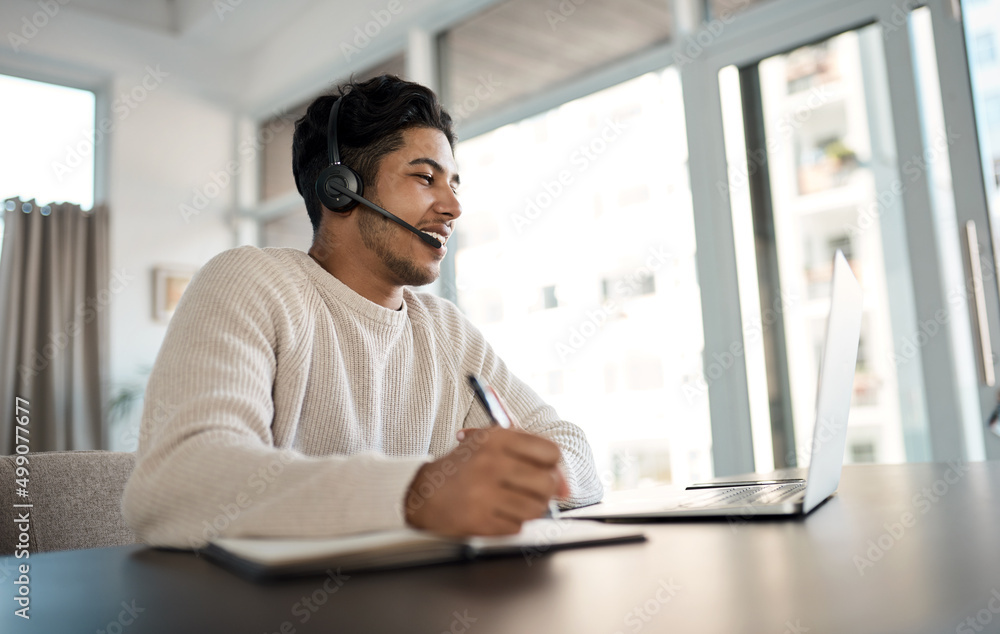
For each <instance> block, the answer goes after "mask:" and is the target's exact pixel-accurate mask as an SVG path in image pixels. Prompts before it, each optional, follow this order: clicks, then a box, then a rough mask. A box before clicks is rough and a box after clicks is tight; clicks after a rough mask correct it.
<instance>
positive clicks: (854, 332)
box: [560, 250, 862, 520]
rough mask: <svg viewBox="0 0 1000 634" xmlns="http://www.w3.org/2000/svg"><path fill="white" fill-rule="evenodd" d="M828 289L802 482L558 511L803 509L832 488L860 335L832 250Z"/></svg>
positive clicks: (719, 487) (705, 488)
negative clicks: (806, 465) (830, 291)
mask: <svg viewBox="0 0 1000 634" xmlns="http://www.w3.org/2000/svg"><path fill="white" fill-rule="evenodd" d="M832 286H833V294H832V299H831V302H830V317H829V319H828V320H827V324H826V341H825V342H824V346H823V359H822V362H821V364H820V375H819V389H818V390H817V395H816V421H815V423H814V425H813V441H812V447H811V448H810V455H811V459H810V462H809V471H808V475H807V478H806V480H801V479H798V480H755V481H749V482H738V483H734V482H720V483H706V484H696V485H692V486H690V487H688V488H687V489H685V490H683V491H680V492H677V493H676V494H674V495H673V496H672V497H659V498H656V497H652V496H646V497H642V498H637V499H630V500H620V501H614V502H602V503H599V504H595V505H592V506H587V507H583V508H578V509H573V510H569V511H564V512H562V513H560V517H565V518H573V519H622V520H628V519H646V518H673V517H677V518H682V517H712V516H728V517H733V516H740V517H750V516H755V515H768V516H771V515H805V514H807V513H809V512H810V511H812V510H813V509H814V508H816V507H817V506H819V505H820V504H822V503H823V502H824V501H825V500H826V499H827V498H829V497H830V496H831V495H833V494H834V492H836V490H837V486H838V485H839V484H840V472H841V467H842V466H843V461H844V448H845V446H846V444H847V417H848V412H849V411H850V406H851V393H852V392H853V388H854V368H855V365H856V364H857V359H858V342H859V341H860V338H861V309H862V292H861V286H860V285H859V284H858V281H857V279H855V277H854V274H853V273H852V272H851V267H850V266H849V265H848V264H847V260H846V259H845V258H844V254H843V253H842V252H841V251H840V250H838V251H837V252H836V254H834V256H833V284H832Z"/></svg>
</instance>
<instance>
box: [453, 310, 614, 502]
mask: <svg viewBox="0 0 1000 634" xmlns="http://www.w3.org/2000/svg"><path fill="white" fill-rule="evenodd" d="M454 311H455V312H457V311H458V309H457V308H454ZM455 319H458V320H460V322H461V323H462V330H463V335H464V338H465V339H466V342H465V343H466V348H465V349H466V351H467V353H466V354H467V356H466V358H465V361H464V363H463V366H464V370H463V372H466V373H468V372H472V373H475V374H477V375H479V377H480V378H481V379H483V381H484V382H485V383H487V384H488V385H491V386H493V388H494V389H495V390H496V391H497V392H498V393H499V394H500V396H501V397H503V400H504V402H505V403H506V404H507V407H508V408H509V409H510V410H511V414H513V415H514V417H515V418H516V419H517V421H518V423H519V424H520V425H521V426H522V427H524V429H525V430H527V431H529V432H531V433H533V434H538V435H539V436H542V437H543V438H548V439H549V440H551V441H552V442H554V443H556V444H557V445H559V449H560V451H561V452H562V457H561V459H560V467H561V468H562V470H563V474H564V475H565V476H566V481H567V482H566V483H567V484H568V485H569V491H570V494H569V497H568V498H566V499H564V500H561V501H560V507H561V508H564V509H566V508H573V507H577V506H583V505H586V504H594V503H596V502H600V501H601V498H602V497H603V495H604V487H603V486H602V484H601V480H600V478H599V477H598V474H597V468H596V466H595V465H594V456H593V453H592V452H591V449H590V443H588V442H587V436H586V434H584V432H583V430H582V429H580V427H579V426H577V425H575V424H573V423H571V422H569V421H565V420H563V419H561V418H560V417H559V415H558V414H557V413H556V410H555V408H554V407H552V406H551V405H549V404H548V403H546V402H545V401H544V400H542V398H541V397H540V396H539V395H538V394H537V393H536V392H535V391H534V390H533V389H531V387H530V386H528V384H527V383H525V382H524V381H522V380H521V379H519V378H518V377H517V376H515V375H514V373H513V372H511V371H510V369H509V368H508V367H507V364H506V363H504V361H503V359H501V358H500V357H499V356H498V355H497V354H496V352H495V351H494V350H493V347H492V346H490V344H489V342H487V341H486V338H485V337H484V336H483V334H482V332H480V330H479V329H478V328H476V327H475V326H474V325H473V324H472V323H471V322H470V321H468V320H467V319H466V318H465V317H464V316H462V315H461V314H459V315H458V316H457V317H455ZM459 380H460V382H461V383H462V385H464V384H465V377H464V376H462V377H459ZM470 405H471V406H470V408H469V410H468V413H467V414H466V418H465V422H464V426H465V427H485V426H487V425H489V424H490V421H489V418H488V416H487V415H486V413H485V412H484V411H483V409H482V408H481V407H478V406H474V405H472V404H471V403H470Z"/></svg>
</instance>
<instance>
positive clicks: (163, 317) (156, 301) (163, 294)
mask: <svg viewBox="0 0 1000 634" xmlns="http://www.w3.org/2000/svg"><path fill="white" fill-rule="evenodd" d="M197 270H198V267H196V266H185V265H179V266H175V265H162V266H155V267H153V320H154V321H157V322H159V323H167V322H169V321H170V317H171V316H172V315H173V314H174V310H176V309H177V304H178V303H179V302H180V301H181V296H182V295H183V294H184V290H185V289H186V288H187V285H188V284H189V283H190V282H191V278H192V277H194V274H195V272H196V271H197Z"/></svg>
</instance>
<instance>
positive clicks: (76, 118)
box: [0, 75, 106, 209]
mask: <svg viewBox="0 0 1000 634" xmlns="http://www.w3.org/2000/svg"><path fill="white" fill-rule="evenodd" d="M0 94H2V95H3V99H0V138H3V140H4V141H3V143H4V151H3V152H2V153H0V200H3V199H6V198H12V197H14V196H20V197H21V199H22V200H30V199H32V198H34V199H35V201H36V202H38V203H39V204H42V205H44V204H46V203H51V202H72V203H76V204H78V205H80V206H81V207H83V208H84V209H89V208H91V207H93V206H94V152H95V149H96V146H98V145H100V144H101V143H103V142H104V140H105V138H106V133H104V132H100V131H98V132H97V134H95V114H96V113H95V98H94V93H92V92H90V91H88V90H79V89H77V88H67V87H66V86H57V85H54V84H46V83H42V82H37V81H31V80H28V79H21V78H19V77H10V76H7V75H0Z"/></svg>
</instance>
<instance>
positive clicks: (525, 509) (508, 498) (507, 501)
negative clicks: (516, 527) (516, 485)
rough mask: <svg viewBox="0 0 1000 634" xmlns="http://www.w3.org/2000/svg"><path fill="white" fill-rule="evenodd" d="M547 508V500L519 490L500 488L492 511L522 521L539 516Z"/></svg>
mask: <svg viewBox="0 0 1000 634" xmlns="http://www.w3.org/2000/svg"><path fill="white" fill-rule="evenodd" d="M548 508H549V503H548V500H543V499H540V498H538V497H536V496H534V495H529V494H526V493H523V492H521V491H516V490H512V489H502V490H501V491H500V492H499V493H498V494H497V496H496V499H495V507H494V513H496V514H497V515H501V516H503V517H507V518H510V519H515V520H517V521H519V522H523V521H526V520H533V519H537V518H539V517H541V516H542V514H544V513H545V511H546V510H548Z"/></svg>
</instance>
